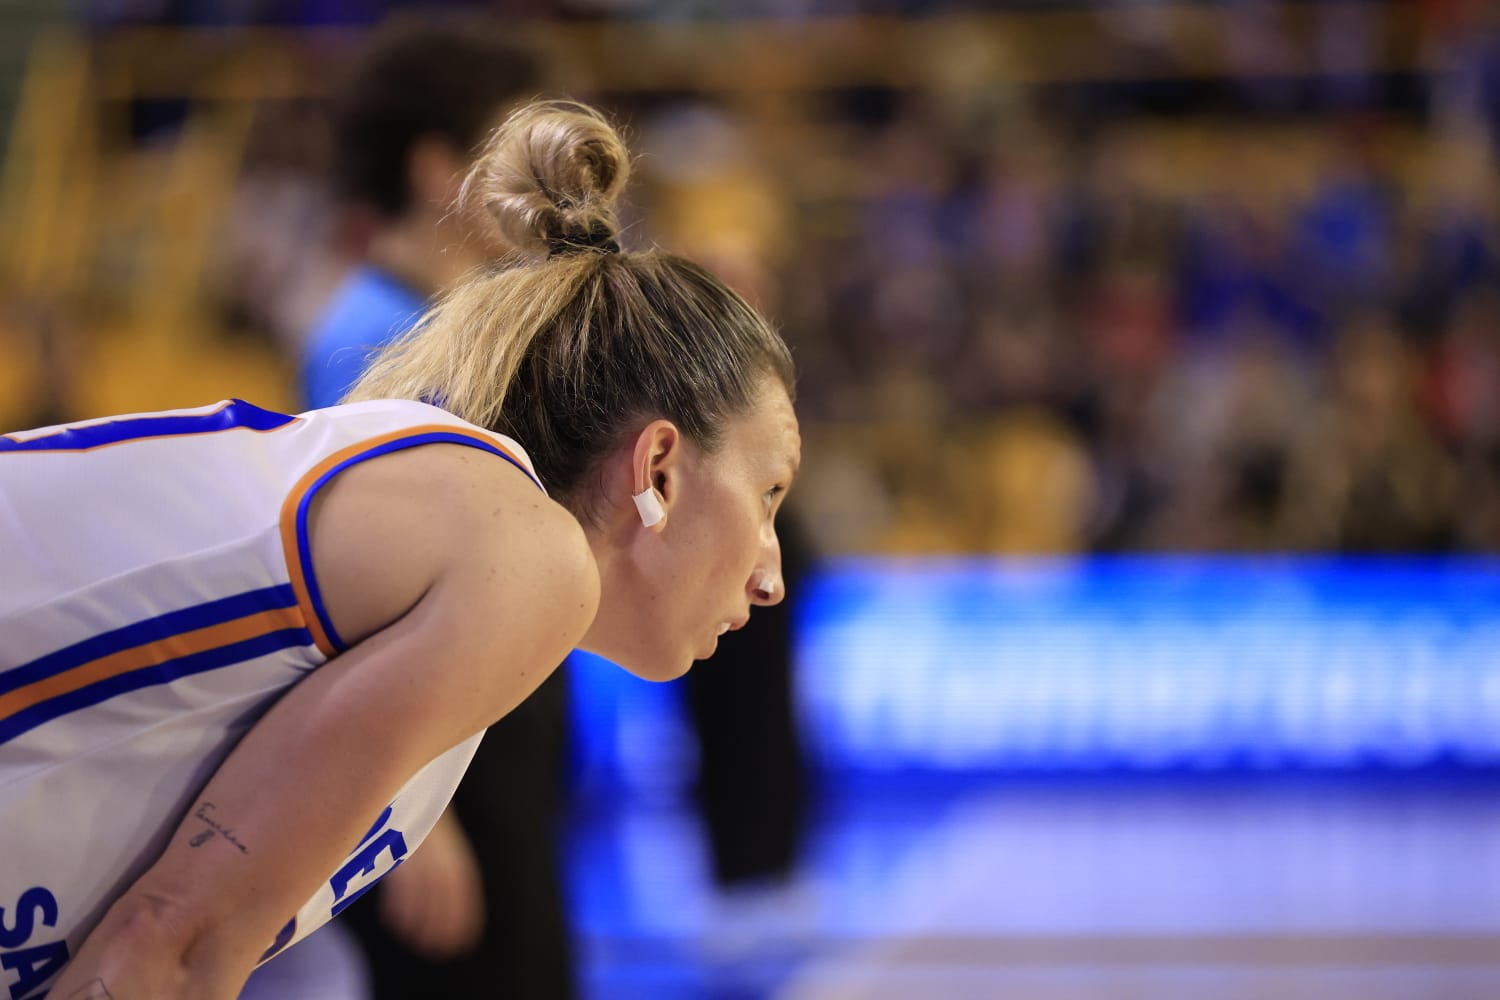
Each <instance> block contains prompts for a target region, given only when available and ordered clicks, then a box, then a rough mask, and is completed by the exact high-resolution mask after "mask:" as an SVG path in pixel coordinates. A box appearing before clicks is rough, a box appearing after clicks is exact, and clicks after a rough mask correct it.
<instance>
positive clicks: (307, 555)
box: [281, 424, 546, 657]
mask: <svg viewBox="0 0 1500 1000" xmlns="http://www.w3.org/2000/svg"><path fill="white" fill-rule="evenodd" d="M425 444H461V445H466V446H468V447H471V448H478V449H479V450H481V451H487V452H489V453H490V454H492V455H498V456H500V457H501V458H503V459H505V460H506V461H507V462H509V463H511V464H512V465H514V466H515V467H516V468H518V469H520V470H521V471H522V472H523V473H525V474H526V478H528V479H530V480H531V481H532V483H533V484H535V485H536V488H537V489H539V490H542V492H543V493H545V492H546V490H545V489H543V488H542V484H541V482H540V481H539V480H538V479H537V478H536V474H535V473H533V472H532V471H531V469H530V468H529V467H528V466H527V464H526V463H525V462H524V461H522V460H521V459H520V458H519V457H517V456H516V455H515V454H514V453H513V452H511V451H510V449H508V448H506V447H505V446H504V445H503V444H501V443H500V441H498V440H496V439H495V438H494V437H492V436H491V435H489V434H487V433H485V432H483V431H479V430H468V429H465V428H462V427H453V426H450V425H446V424H432V425H428V426H422V427H408V428H405V429H403V430H399V431H394V432H392V433H390V434H383V435H380V436H379V437H374V438H370V439H369V440H366V441H361V442H359V443H358V444H354V445H350V446H349V447H347V448H344V449H342V450H340V451H337V452H335V453H334V454H332V455H330V456H328V457H327V458H326V459H324V460H323V461H321V462H319V463H318V464H317V465H315V466H313V468H311V469H309V470H308V471H307V473H306V474H305V475H303V476H302V478H301V479H299V480H298V481H297V484H296V485H295V486H293V487H292V491H291V492H290V493H289V494H287V498H286V500H285V501H284V502H283V503H282V505H281V547H282V552H283V554H284V556H285V557H286V566H287V572H288V573H289V574H290V576H291V583H292V591H293V593H294V594H295V595H296V597H297V605H298V607H299V608H300V609H301V610H302V614H303V617H304V618H305V619H306V621H307V628H308V631H309V632H311V633H312V637H313V641H314V642H315V643H316V644H317V647H318V650H319V651H320V652H322V654H323V655H324V656H327V657H332V656H336V655H337V654H339V653H342V652H343V651H344V650H345V649H347V648H348V646H347V645H346V644H345V643H344V641H343V640H342V639H341V638H340V637H339V634H338V631H337V630H336V629H335V628H334V627H333V621H332V620H331V619H330V618H329V617H328V611H327V609H326V608H325V607H324V606H323V595H322V592H321V591H320V590H319V588H318V579H317V574H316V573H315V572H314V570H313V563H312V549H311V546H310V545H309V544H308V536H307V516H308V512H309V511H310V510H311V509H312V502H313V498H314V497H316V496H317V494H318V491H319V490H321V489H322V488H323V487H324V486H326V485H328V483H330V482H331V481H332V480H333V478H334V477H335V476H337V475H338V474H339V473H341V472H343V471H344V470H345V469H347V468H349V467H350V466H353V465H358V464H359V463H360V462H364V461H367V460H369V459H372V458H377V457H379V456H381V455H388V454H390V453H391V452H393V451H402V450H404V449H406V448H416V447H419V446H421V445H425Z"/></svg>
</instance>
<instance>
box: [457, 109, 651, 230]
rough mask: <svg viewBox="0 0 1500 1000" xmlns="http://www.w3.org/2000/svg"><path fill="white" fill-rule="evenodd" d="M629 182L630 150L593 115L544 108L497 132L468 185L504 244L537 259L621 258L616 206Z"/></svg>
mask: <svg viewBox="0 0 1500 1000" xmlns="http://www.w3.org/2000/svg"><path fill="white" fill-rule="evenodd" d="M629 176H630V159H629V154H628V153H627V152H626V150H625V143H624V142H623V141H622V140H621V139H620V135H619V133H618V132H616V131H615V129H614V127H613V126H612V125H610V124H609V122H607V121H605V120H604V117H603V116H602V115H600V114H599V113H598V112H597V111H595V110H594V109H592V108H590V107H587V106H586V105H583V104H577V103H574V102H571V101H540V102H536V103H533V104H529V105H527V106H525V107H523V108H521V109H520V110H519V111H516V112H515V113H514V114H512V115H511V116H510V117H509V118H507V119H506V120H505V123H504V124H503V125H501V126H500V127H499V128H498V129H496V130H495V132H494V134H493V135H492V136H491V137H490V139H489V141H488V142H487V143H486V144H485V148H484V150H483V152H481V153H480V156H479V159H478V161H477V162H475V164H474V167H473V169H471V170H470V171H469V176H468V178H467V179H466V180H465V181H464V186H463V192H462V194H461V196H460V199H461V201H464V202H467V203H471V204H477V205H481V206H483V208H484V209H485V211H486V212H487V213H488V214H489V216H490V218H492V219H493V220H494V222H495V224H496V226H498V227H499V230H500V234H501V236H502V237H504V239H505V241H506V242H507V243H509V244H510V245H511V246H512V247H514V248H515V249H517V250H519V251H522V252H524V253H529V254H531V255H533V256H557V255H559V254H564V253H572V252H577V251H580V250H587V249H594V250H600V251H610V250H618V249H619V248H620V245H619V242H618V232H619V226H618V223H617V222H616V221H615V202H616V201H617V200H618V198H619V195H620V192H621V191H622V190H623V189H624V187H625V181H626V180H627V179H628V177H629Z"/></svg>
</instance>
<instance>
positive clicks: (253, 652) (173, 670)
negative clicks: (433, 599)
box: [0, 628, 313, 744]
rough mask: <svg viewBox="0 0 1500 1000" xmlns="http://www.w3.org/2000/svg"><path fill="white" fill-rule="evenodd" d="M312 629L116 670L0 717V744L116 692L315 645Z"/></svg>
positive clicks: (285, 631)
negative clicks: (119, 670)
mask: <svg viewBox="0 0 1500 1000" xmlns="http://www.w3.org/2000/svg"><path fill="white" fill-rule="evenodd" d="M312 641H313V640H312V633H311V632H309V631H308V630H307V629H305V628H286V629H279V630H278V631H275V632H267V633H266V634H264V635H258V636H254V637H253V638H250V639H243V640H241V641H239V642H233V643H230V644H229V645H227V646H219V647H217V648H215V649H207V650H204V651H202V652H199V653H190V654H188V655H187V656H179V657H177V658H176V659H173V660H166V661H164V662H162V663H157V664H155V665H153V666H149V667H142V668H140V669H139V670H132V671H130V672H129V673H124V674H116V675H115V676H113V677H108V678H105V679H104V680H101V681H98V682H96V683H94V684H90V685H88V686H87V687H82V688H79V689H78V690H77V691H69V692H68V693H67V694H63V695H58V696H57V697H56V698H52V699H50V700H48V701H44V702H40V703H38V704H36V705H32V706H31V707H30V708H25V709H22V710H21V711H19V712H17V713H15V714H14V715H11V716H9V717H7V718H5V719H0V744H3V743H5V742H6V741H7V740H12V739H14V738H15V737H17V736H19V735H21V734H22V733H24V732H26V731H27V730H30V729H35V728H36V727H37V726H40V725H41V724H42V723H44V722H50V721H51V720H53V719H55V718H57V717H59V716H62V715H67V714H68V713H69V712H76V711H78V710H79V709H81V708H88V707H89V706H90V705H97V704H99V703H100V702H101V701H107V700H109V699H110V698H113V697H115V696H116V695H120V694H125V693H126V692H129V691H139V690H140V689H141V688H147V687H152V686H154V685H157V684H168V683H171V682H172V681H175V680H177V679H178V678H181V677H188V676H190V675H192V674H201V673H206V672H207V671H210V670H218V669H219V668H221V667H230V666H233V665H234V664H236V663H242V662H244V661H246V660H253V659H255V658H257V657H261V656H267V655H269V654H271V653H275V652H279V651H280V650H283V649H289V648H291V647H294V646H310V645H312Z"/></svg>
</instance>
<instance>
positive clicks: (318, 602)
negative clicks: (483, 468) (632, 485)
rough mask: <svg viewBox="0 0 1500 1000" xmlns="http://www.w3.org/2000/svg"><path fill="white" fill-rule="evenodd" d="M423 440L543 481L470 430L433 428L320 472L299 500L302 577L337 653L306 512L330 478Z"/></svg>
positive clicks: (341, 647) (339, 641) (341, 643)
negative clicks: (461, 448) (465, 449)
mask: <svg viewBox="0 0 1500 1000" xmlns="http://www.w3.org/2000/svg"><path fill="white" fill-rule="evenodd" d="M423 444H462V445H468V446H469V447H470V448H478V449H479V450H480V451H487V452H490V453H491V454H494V455H499V456H500V457H501V458H503V459H505V460H506V461H507V462H509V463H510V464H511V465H514V466H515V467H516V468H518V469H520V470H521V471H522V472H523V473H525V474H526V478H527V479H529V480H531V481H532V482H533V483H535V484H536V488H537V489H541V488H542V484H541V483H539V482H537V479H536V477H535V476H533V475H532V474H531V470H530V469H528V468H526V466H524V465H522V464H521V463H520V462H518V461H516V460H515V459H514V458H512V457H511V456H510V455H507V454H506V453H505V452H504V451H502V450H501V449H500V448H497V447H495V446H493V445H490V444H487V443H486V442H484V441H480V440H479V439H477V438H474V437H471V436H469V435H467V434H457V433H453V434H450V433H448V432H446V431H430V432H428V433H425V434H414V435H412V436H411V437H406V438H399V439H397V440H395V441H387V442H386V443H384V444H381V445H376V446H375V447H374V448H371V449H370V450H369V451H362V452H360V453H359V454H358V455H351V456H350V457H349V458H347V459H345V460H344V461H342V462H340V463H339V464H337V465H335V466H334V467H333V468H331V469H329V470H328V471H327V472H325V473H323V474H322V475H321V476H319V477H318V478H317V479H316V480H315V481H314V482H313V484H312V485H311V486H309V487H308V488H307V492H306V493H304V494H303V495H302V500H301V502H300V503H298V504H297V552H298V553H299V558H300V560H301V563H302V579H303V581H304V582H305V583H306V584H307V596H308V598H309V599H310V600H311V601H312V606H313V611H314V612H315V613H316V614H317V616H318V623H319V624H321V625H322V626H323V633H324V634H325V635H327V636H328V641H329V642H331V643H332V644H333V648H334V651H335V652H336V653H342V652H343V651H344V650H345V649H348V648H349V647H348V646H346V645H345V644H344V640H343V639H341V638H339V634H338V632H337V631H336V630H335V629H334V627H333V621H332V620H331V619H330V618H329V617H328V610H327V609H326V608H324V607H323V593H322V591H321V590H320V589H319V588H318V577H317V574H315V573H314V572H313V564H312V549H311V547H310V546H309V545H308V544H307V512H308V510H309V508H311V506H312V500H313V497H315V496H317V495H318V490H320V489H322V488H323V486H324V485H325V484H327V482H328V481H329V480H330V479H332V478H333V477H334V476H336V475H338V474H339V473H340V472H343V471H344V470H345V469H347V468H349V466H351V465H358V464H359V463H360V462H363V461H365V460H366V459H371V458H375V457H376V456H378V455H387V454H389V453H391V452H393V451H401V450H403V449H406V448H415V447H416V446H418V445H423Z"/></svg>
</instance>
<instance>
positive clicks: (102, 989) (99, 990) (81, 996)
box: [65, 979, 115, 1000]
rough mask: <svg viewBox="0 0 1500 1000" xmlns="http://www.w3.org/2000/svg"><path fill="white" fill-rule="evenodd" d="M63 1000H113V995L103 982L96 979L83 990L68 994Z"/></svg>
mask: <svg viewBox="0 0 1500 1000" xmlns="http://www.w3.org/2000/svg"><path fill="white" fill-rule="evenodd" d="M65 1000H115V995H114V994H113V993H111V992H110V991H109V987H108V986H105V985H104V980H102V979H96V980H94V981H93V982H92V983H89V984H88V985H87V986H85V987H84V988H83V989H81V990H77V991H75V992H73V993H69V994H68V996H67V997H66V998H65Z"/></svg>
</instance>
